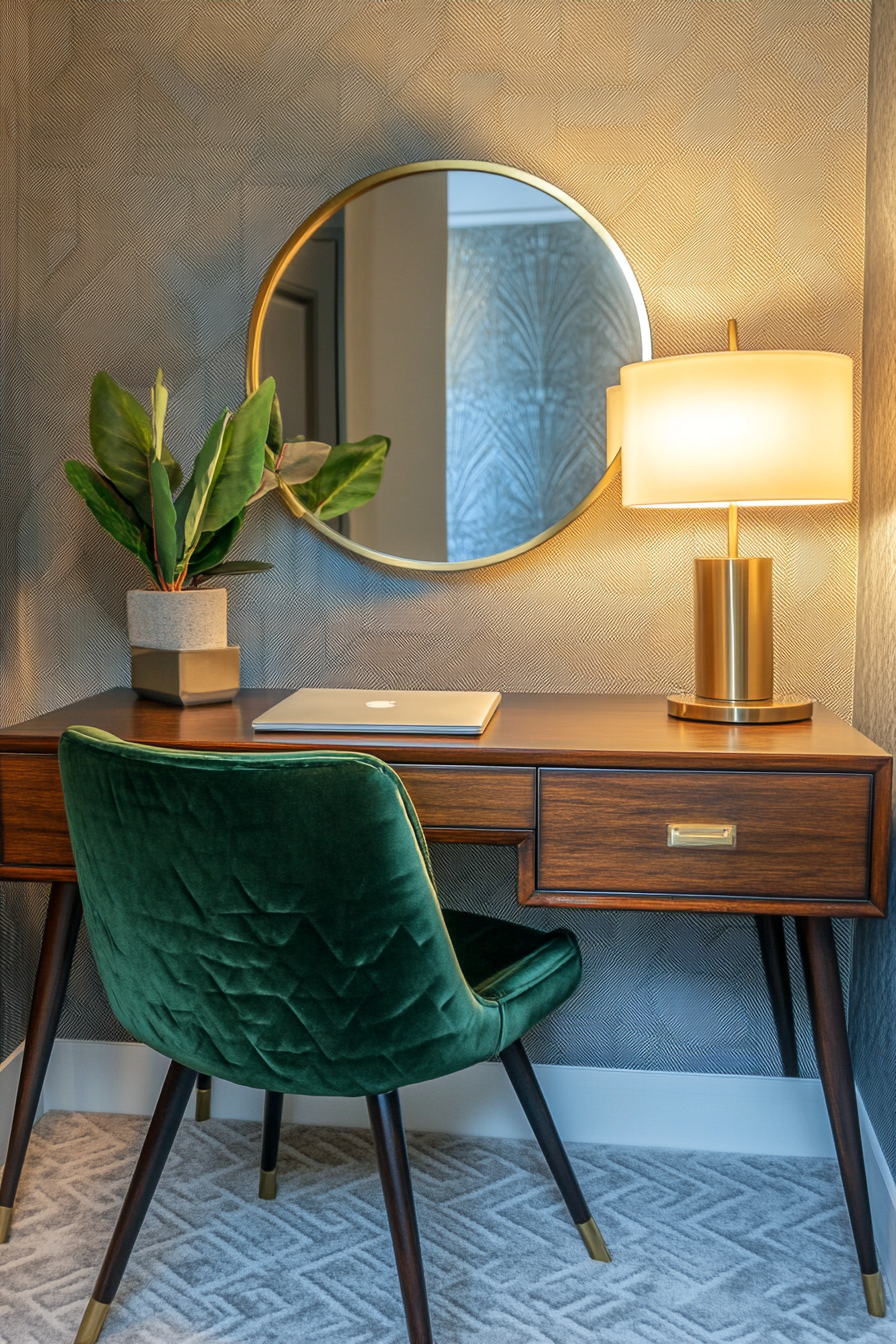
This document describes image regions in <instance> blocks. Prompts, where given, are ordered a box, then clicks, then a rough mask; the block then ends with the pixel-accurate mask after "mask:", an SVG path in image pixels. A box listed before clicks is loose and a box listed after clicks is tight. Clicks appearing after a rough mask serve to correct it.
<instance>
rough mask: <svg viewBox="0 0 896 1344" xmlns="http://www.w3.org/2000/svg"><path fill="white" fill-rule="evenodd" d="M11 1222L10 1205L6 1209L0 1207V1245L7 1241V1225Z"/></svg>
mask: <svg viewBox="0 0 896 1344" xmlns="http://www.w3.org/2000/svg"><path fill="white" fill-rule="evenodd" d="M11 1222H12V1205H10V1206H9V1208H8V1209H6V1208H0V1246H2V1245H3V1243H4V1242H5V1241H9V1225H10V1223H11Z"/></svg>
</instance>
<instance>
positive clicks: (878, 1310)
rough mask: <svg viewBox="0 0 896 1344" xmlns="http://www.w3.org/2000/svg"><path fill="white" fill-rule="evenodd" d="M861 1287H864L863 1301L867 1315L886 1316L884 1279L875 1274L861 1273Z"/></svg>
mask: <svg viewBox="0 0 896 1344" xmlns="http://www.w3.org/2000/svg"><path fill="white" fill-rule="evenodd" d="M862 1287H863V1288H864V1289H865V1302H866V1303H867V1306H868V1315H869V1316H886V1314H887V1301H886V1298H885V1297H884V1281H883V1279H882V1278H881V1276H880V1272H879V1271H878V1273H877V1274H863V1275H862Z"/></svg>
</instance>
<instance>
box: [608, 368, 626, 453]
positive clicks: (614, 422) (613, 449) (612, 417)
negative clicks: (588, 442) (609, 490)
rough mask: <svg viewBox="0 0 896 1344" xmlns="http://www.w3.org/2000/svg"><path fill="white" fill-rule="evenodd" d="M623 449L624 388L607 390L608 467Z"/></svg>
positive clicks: (609, 388)
mask: <svg viewBox="0 0 896 1344" xmlns="http://www.w3.org/2000/svg"><path fill="white" fill-rule="evenodd" d="M621 447H622V388H621V387H620V386H619V384H618V383H617V384H616V386H615V387H608V388H607V466H609V465H610V463H611V462H612V461H613V458H614V457H616V455H617V454H618V452H619V449H620V448H621Z"/></svg>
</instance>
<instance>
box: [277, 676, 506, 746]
mask: <svg viewBox="0 0 896 1344" xmlns="http://www.w3.org/2000/svg"><path fill="white" fill-rule="evenodd" d="M500 703H501V696H500V694H499V693H498V692H497V691H344V690H327V689H323V690H316V689H311V688H309V687H305V688H304V689H303V690H301V691H296V692H295V694H294V695H290V696H287V698H286V699H285V700H281V701H280V703H279V704H278V705H274V706H273V708H272V709H266V710H265V712H264V713H263V714H260V715H259V716H258V718H257V719H254V720H253V721H252V727H253V728H254V729H255V731H256V732H259V733H264V732H270V733H463V734H466V735H467V736H470V737H477V736H478V735H479V734H480V733H481V732H482V731H483V729H484V728H485V726H486V724H487V723H488V721H489V719H490V718H491V717H492V715H493V714H494V712H495V710H496V709H497V708H498V705H499V704H500Z"/></svg>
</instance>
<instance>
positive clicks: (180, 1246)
mask: <svg viewBox="0 0 896 1344" xmlns="http://www.w3.org/2000/svg"><path fill="white" fill-rule="evenodd" d="M145 1129H146V1121H145V1120H143V1119H142V1118H139V1117H137V1116H131V1115H101V1114H100V1115H97V1114H93V1115H90V1114H87V1115H85V1114H83V1113H82V1114H72V1113H71V1112H61V1111H51V1112H50V1113H49V1114H48V1115H45V1116H44V1117H43V1118H42V1119H41V1120H40V1121H39V1122H38V1124H37V1127H36V1129H35V1131H34V1134H33V1136H32V1139H31V1146H30V1148H29V1151H28V1161H27V1164H26V1166H25V1171H24V1175H23V1179H22V1184H21V1187H20V1190H19V1199H18V1202H17V1206H16V1209H17V1211H16V1221H15V1224H14V1230H13V1235H12V1238H11V1240H10V1242H9V1244H8V1245H6V1246H4V1247H3V1248H2V1250H0V1258H2V1263H3V1276H2V1282H0V1339H2V1340H3V1341H4V1344H38V1342H39V1344H70V1341H71V1339H72V1336H73V1335H74V1333H75V1330H76V1329H77V1323H78V1321H79V1320H80V1317H81V1313H82V1312H83V1310H84V1307H85V1305H86V1303H87V1299H88V1297H89V1296H90V1292H91V1289H92V1287H93V1282H94V1278H95V1276H96V1272H97V1269H98V1268H99V1265H100V1263H101V1261H102V1257H103V1255H104V1253H105V1249H106V1245H107V1242H108V1239H109V1237H110V1235H111V1232H112V1228H113V1225H114V1222H115V1218H116V1216H117V1213H118V1208H119V1205H120V1203H121V1199H122V1197H123V1192H124V1189H125V1184H126V1182H127V1180H128V1178H129V1177H130V1174H131V1172H132V1171H133V1168H134V1162H135V1160H136V1156H137V1152H138V1150H139V1145H140V1142H141V1140H142V1137H143V1134H144V1132H145ZM260 1143H261V1125H260V1124H257V1123H252V1122H250V1121H239V1120H209V1121H207V1122H206V1123H205V1124H202V1125H197V1124H196V1122H195V1121H194V1120H193V1119H192V1118H188V1119H187V1120H185V1121H184V1123H183V1124H182V1125H181V1127H180V1131H179V1133H178V1135H177V1138H176V1140H175V1143H174V1149H173V1151H172V1154H171V1157H170V1158H169V1160H168V1164H167V1166H166V1168H165V1171H164V1172H163V1174H162V1179H161V1182H160V1184H159V1187H158V1191H157V1194H156V1196H155V1198H154V1200H153V1202H152V1205H151V1206H150V1209H149V1213H148V1215H147V1218H146V1222H145V1224H144V1226H143V1229H142V1231H141V1233H140V1236H139V1238H138V1240H137V1244H136V1246H135V1248H134V1253H133V1255H132V1256H131V1259H130V1263H129V1265H128V1269H127V1272H126V1273H125V1276H124V1279H123V1282H122V1285H121V1288H120V1290H119V1293H118V1296H117V1297H116V1300H115V1304H114V1306H113V1307H112V1310H111V1312H110V1314H109V1319H108V1322H107V1324H106V1326H105V1328H104V1330H103V1335H102V1338H103V1340H107V1339H108V1340H110V1341H115V1344H213V1342H215V1341H217V1344H269V1342H270V1341H271V1340H272V1339H277V1340H284V1341H299V1340H314V1341H321V1342H322V1344H337V1341H338V1344H405V1341H406V1340H407V1330H406V1327H405V1323H404V1313H403V1312H402V1307H401V1295H400V1292H399V1287H398V1276H397V1274H396V1272H395V1259H394V1256H393V1252H392V1245H391V1241H390V1238H389V1231H388V1224H387V1222H386V1210H385V1206H384V1203H383V1194H382V1189H381V1187H380V1182H379V1177H378V1174H377V1169H376V1158H375V1156H374V1151H373V1141H372V1138H371V1135H370V1133H369V1131H367V1130H366V1129H335V1128H327V1129H319V1128H314V1127H312V1126H306V1125H284V1127H283V1135H282V1141H281V1145H280V1161H279V1169H278V1177H279V1189H278V1193H277V1199H276V1201H275V1202H274V1203H269V1202H267V1201H265V1200H260V1199H258V1197H257V1190H258V1155H259V1148H260ZM569 1149H570V1156H571V1158H572V1160H573V1163H574V1165H575V1169H576V1173H577V1175H578V1178H579V1180H580V1182H581V1185H582V1189H583V1191H584V1193H585V1196H586V1198H587V1200H588V1202H589V1205H590V1207H591V1209H592V1210H593V1213H594V1217H595V1220H596V1221H597V1223H598V1224H599V1226H600V1228H601V1231H602V1232H603V1233H604V1235H605V1237H606V1239H607V1244H608V1246H609V1247H610V1251H611V1254H612V1256H613V1261H612V1264H595V1263H594V1261H592V1260H589V1259H588V1256H587V1254H586V1253H585V1250H584V1247H583V1246H582V1245H581V1242H580V1241H579V1238H578V1236H577V1234H576V1231H575V1228H574V1227H573V1226H572V1223H571V1221H570V1218H569V1215H568V1214H567V1212H566V1209H565V1208H564V1206H563V1204H562V1202H561V1200H560V1196H559V1195H558V1193H557V1189H556V1187H555V1185H554V1183H553V1181H552V1180H551V1177H550V1175H549V1173H548V1170H547V1167H546V1165H545V1162H544V1159H543V1157H542V1155H541V1152H540V1151H539V1149H538V1147H537V1146H536V1144H535V1143H534V1142H533V1141H532V1140H531V1139H528V1140H527V1139H487V1138H470V1137H468V1136H465V1135H463V1136H462V1135H456V1134H410V1135H409V1136H408V1152H409V1157H410V1164H411V1171H412V1178H413V1185H414V1198H415V1203H416V1208H417V1217H418V1222H419V1226H420V1240H421V1250H422V1254H423V1264H424V1273H425V1276H426V1286H427V1290H428V1295H429V1302H430V1311H431V1315H432V1325H433V1334H434V1336H435V1338H436V1339H437V1340H439V1341H440V1344H595V1341H598V1340H599V1341H600V1344H892V1341H893V1340H894V1338H896V1327H894V1325H893V1322H892V1320H886V1321H876V1320H874V1319H873V1318H871V1317H869V1316H868V1313H867V1312H866V1310H865V1303H864V1300H863V1296H862V1286H861V1280H860V1278H859V1273H858V1269H857V1267H856V1260H855V1251H854V1249H853V1244H852V1237H851V1236H850V1231H849V1222H848V1219H847V1214H846V1206H845V1203H844V1200H843V1193H842V1188H841V1185H840V1178H839V1174H838V1171H837V1164H836V1162H835V1161H834V1160H833V1158H793V1157H767V1156H765V1155H761V1156H749V1155H741V1154H738V1153H692V1152H681V1151H677V1150H675V1149H663V1148H627V1147H622V1146H615V1145H614V1146H613V1147H602V1146H600V1145H596V1144H590V1143H589V1144H570V1145H569Z"/></svg>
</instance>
